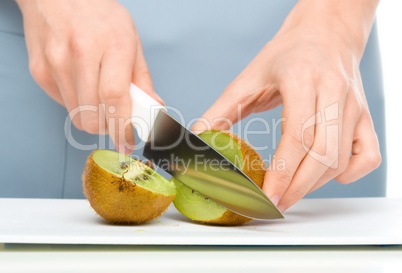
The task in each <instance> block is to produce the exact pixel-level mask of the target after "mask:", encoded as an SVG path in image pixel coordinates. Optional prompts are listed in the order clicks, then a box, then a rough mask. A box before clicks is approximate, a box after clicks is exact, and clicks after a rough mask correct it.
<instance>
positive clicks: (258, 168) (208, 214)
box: [171, 130, 266, 226]
mask: <svg viewBox="0 0 402 273" xmlns="http://www.w3.org/2000/svg"><path fill="white" fill-rule="evenodd" d="M199 136H200V137H201V138H202V139H203V140H204V141H205V142H207V143H208V144H209V145H211V146H212V147H213V148H214V149H216V150H217V151H218V152H219V153H221V154H222V155H223V156H225V157H226V158H227V159H228V160H230V161H231V162H232V163H233V164H234V165H236V166H237V167H238V168H239V169H241V170H242V171H243V172H244V173H245V174H246V175H247V176H248V177H249V178H250V179H251V180H253V181H254V183H255V184H257V185H258V186H259V187H260V188H261V187H262V183H263V181H264V175H265V171H266V167H265V163H264V161H263V160H262V158H261V156H260V155H259V154H258V153H257V152H256V151H255V150H254V149H253V148H252V147H251V145H250V144H248V143H247V142H246V141H244V140H243V139H241V138H240V137H238V136H236V135H235V134H234V133H232V132H229V131H215V130H210V131H205V132H203V133H201V134H199ZM171 181H173V182H174V183H175V185H176V190H177V195H176V197H175V199H174V200H173V203H174V205H175V207H176V208H177V210H179V211H180V212H181V213H182V214H183V215H185V216H186V217H188V218H190V219H192V220H195V221H199V222H202V223H206V224H214V225H228V226H229V225H242V224H245V223H248V222H250V221H252V219H250V218H247V217H244V216H242V215H239V214H237V213H234V212H232V211H230V210H228V209H226V208H225V207H223V206H221V205H219V204H218V203H216V202H214V201H213V200H211V199H209V198H207V197H206V196H204V195H202V194H201V193H199V192H197V191H195V190H193V189H191V188H190V187H188V186H187V185H185V184H183V183H182V182H180V181H179V180H178V179H175V178H172V179H171Z"/></svg>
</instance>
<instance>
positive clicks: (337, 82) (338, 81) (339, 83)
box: [323, 72, 349, 91]
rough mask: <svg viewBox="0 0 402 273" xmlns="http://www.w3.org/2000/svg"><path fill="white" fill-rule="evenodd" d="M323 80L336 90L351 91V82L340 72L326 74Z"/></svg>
mask: <svg viewBox="0 0 402 273" xmlns="http://www.w3.org/2000/svg"><path fill="white" fill-rule="evenodd" d="M323 80H324V81H326V82H327V83H328V84H329V85H330V86H331V87H332V88H334V89H336V90H342V91H347V90H348V89H349V82H348V81H347V79H346V77H345V76H344V75H343V74H342V73H340V72H329V73H325V74H324V78H323Z"/></svg>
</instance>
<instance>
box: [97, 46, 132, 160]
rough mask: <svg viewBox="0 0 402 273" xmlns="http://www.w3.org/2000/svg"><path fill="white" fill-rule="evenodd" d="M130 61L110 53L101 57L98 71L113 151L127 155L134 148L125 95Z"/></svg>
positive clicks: (120, 53) (112, 52)
mask: <svg viewBox="0 0 402 273" xmlns="http://www.w3.org/2000/svg"><path fill="white" fill-rule="evenodd" d="M134 61H135V57H134V56H129V55H127V54H123V53H122V52H121V50H120V51H119V50H114V49H113V50H110V51H109V52H106V53H105V55H104V57H103V59H102V61H101V71H100V86H99V94H100V99H101V101H102V103H104V104H105V112H106V121H107V125H108V129H109V134H110V136H111V138H112V140H113V142H114V144H115V147H116V149H117V150H118V151H119V152H120V153H123V154H127V155H128V154H131V153H132V151H133V150H134V145H135V140H134V134H133V129H132V126H131V120H130V117H131V98H130V93H129V90H130V83H131V79H132V73H133V63H134Z"/></svg>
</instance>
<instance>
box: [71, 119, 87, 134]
mask: <svg viewBox="0 0 402 273" xmlns="http://www.w3.org/2000/svg"><path fill="white" fill-rule="evenodd" d="M72 123H73V124H74V126H75V128H77V129H78V130H80V131H83V130H84V128H82V124H81V121H80V119H79V118H73V120H72Z"/></svg>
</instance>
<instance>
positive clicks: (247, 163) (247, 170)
mask: <svg viewBox="0 0 402 273" xmlns="http://www.w3.org/2000/svg"><path fill="white" fill-rule="evenodd" d="M220 132H222V133H224V134H226V135H228V136H230V138H232V139H233V140H234V141H236V143H237V145H239V146H240V149H241V151H242V155H243V159H244V163H243V164H244V165H243V169H242V171H243V172H244V174H246V175H247V176H248V177H249V178H250V179H251V180H253V182H254V183H255V184H256V185H257V186H258V187H260V188H261V187H262V184H263V182H264V176H265V172H266V166H265V163H264V161H263V160H262V158H261V156H260V155H259V154H258V153H257V152H256V151H255V150H254V148H253V147H252V146H251V145H250V144H249V143H247V142H246V141H244V140H243V139H242V138H240V137H238V136H237V135H236V134H234V133H232V132H229V131H220ZM252 220H253V219H251V218H248V217H244V216H242V215H239V214H237V213H235V212H233V211H230V210H226V211H225V212H224V213H223V214H222V216H221V217H219V218H217V219H214V220H211V221H203V223H206V224H212V225H221V226H238V225H243V224H246V223H249V222H251V221H252Z"/></svg>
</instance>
